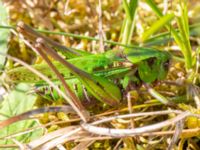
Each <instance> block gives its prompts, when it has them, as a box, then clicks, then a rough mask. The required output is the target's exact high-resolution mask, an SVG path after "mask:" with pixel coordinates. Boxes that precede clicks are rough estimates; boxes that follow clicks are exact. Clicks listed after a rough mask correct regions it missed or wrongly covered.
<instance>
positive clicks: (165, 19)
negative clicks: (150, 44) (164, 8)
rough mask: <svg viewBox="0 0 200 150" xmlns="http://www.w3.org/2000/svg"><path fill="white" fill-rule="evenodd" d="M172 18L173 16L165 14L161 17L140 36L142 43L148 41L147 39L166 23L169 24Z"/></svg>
mask: <svg viewBox="0 0 200 150" xmlns="http://www.w3.org/2000/svg"><path fill="white" fill-rule="evenodd" d="M173 18H174V14H167V15H165V16H163V17H161V18H160V19H159V20H158V21H156V22H155V23H153V25H152V26H151V27H150V28H149V29H147V30H146V31H145V32H144V33H143V35H142V41H146V40H148V38H149V37H150V36H151V35H153V34H154V33H155V32H157V31H159V30H160V29H161V28H162V27H164V26H165V25H166V24H167V23H169V22H170V21H171V20H172V19H173Z"/></svg>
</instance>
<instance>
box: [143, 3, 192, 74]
mask: <svg viewBox="0 0 200 150" xmlns="http://www.w3.org/2000/svg"><path fill="white" fill-rule="evenodd" d="M145 2H146V3H147V4H148V5H149V6H150V7H151V9H152V10H153V11H154V12H155V13H156V15H157V16H158V17H159V18H161V17H162V16H163V14H162V12H161V11H160V9H159V8H158V7H157V5H156V4H155V3H154V2H153V1H152V0H145ZM183 17H186V16H182V18H181V19H183V20H184V18H183ZM185 20H186V19H185ZM166 28H167V29H168V30H169V31H170V32H171V34H172V35H173V37H174V40H175V41H176V43H177V44H178V45H179V47H180V49H181V52H182V53H183V55H184V58H185V64H186V69H187V70H189V69H191V68H192V52H191V49H188V47H187V44H186V45H185V43H184V41H182V39H181V37H180V36H179V35H178V32H177V31H176V30H175V29H173V28H171V27H170V25H168V24H166Z"/></svg>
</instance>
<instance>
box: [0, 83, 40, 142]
mask: <svg viewBox="0 0 200 150" xmlns="http://www.w3.org/2000/svg"><path fill="white" fill-rule="evenodd" d="M27 90H29V86H28V85H27V84H19V85H18V86H17V87H16V89H15V90H13V91H12V92H11V93H9V94H8V96H6V97H5V99H4V101H3V102H2V103H1V107H0V120H6V119H8V118H10V117H12V116H16V115H18V114H21V113H23V112H25V111H28V110H30V109H32V108H33V105H34V103H35V100H36V97H35V96H32V95H26V94H25V93H26V91H27ZM36 125H38V123H37V122H36V121H33V120H28V121H26V120H25V121H19V122H16V123H14V124H11V125H9V126H7V127H5V128H3V129H1V130H0V137H4V136H7V135H10V134H12V133H15V132H18V131H21V130H24V129H27V128H30V127H34V126H36ZM41 135H42V130H36V131H34V132H32V133H28V134H25V135H21V136H18V137H16V139H17V140H18V141H20V142H28V141H30V140H32V139H35V138H37V137H38V136H41ZM0 144H13V142H12V141H11V140H5V139H4V140H0Z"/></svg>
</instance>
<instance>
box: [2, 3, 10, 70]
mask: <svg viewBox="0 0 200 150" xmlns="http://www.w3.org/2000/svg"><path fill="white" fill-rule="evenodd" d="M7 24H8V13H7V11H6V8H5V7H4V6H3V4H2V2H1V1H0V25H7ZM9 32H10V31H9V30H7V29H1V28H0V35H1V38H0V52H1V53H4V54H6V53H7V50H8V48H7V41H8V38H9ZM5 60H6V59H5V56H1V55H0V69H2V68H3V66H4V63H5Z"/></svg>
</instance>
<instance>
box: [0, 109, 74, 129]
mask: <svg viewBox="0 0 200 150" xmlns="http://www.w3.org/2000/svg"><path fill="white" fill-rule="evenodd" d="M46 112H67V113H69V112H70V113H71V112H72V113H74V112H75V111H74V110H73V109H72V107H70V106H52V107H43V108H38V109H34V110H30V111H27V112H25V113H22V114H19V115H17V116H14V117H11V118H9V119H7V120H4V121H1V122H0V129H1V128H4V127H6V126H8V125H10V124H12V123H14V122H17V121H21V120H25V119H27V118H30V116H33V115H35V114H41V113H46Z"/></svg>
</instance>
